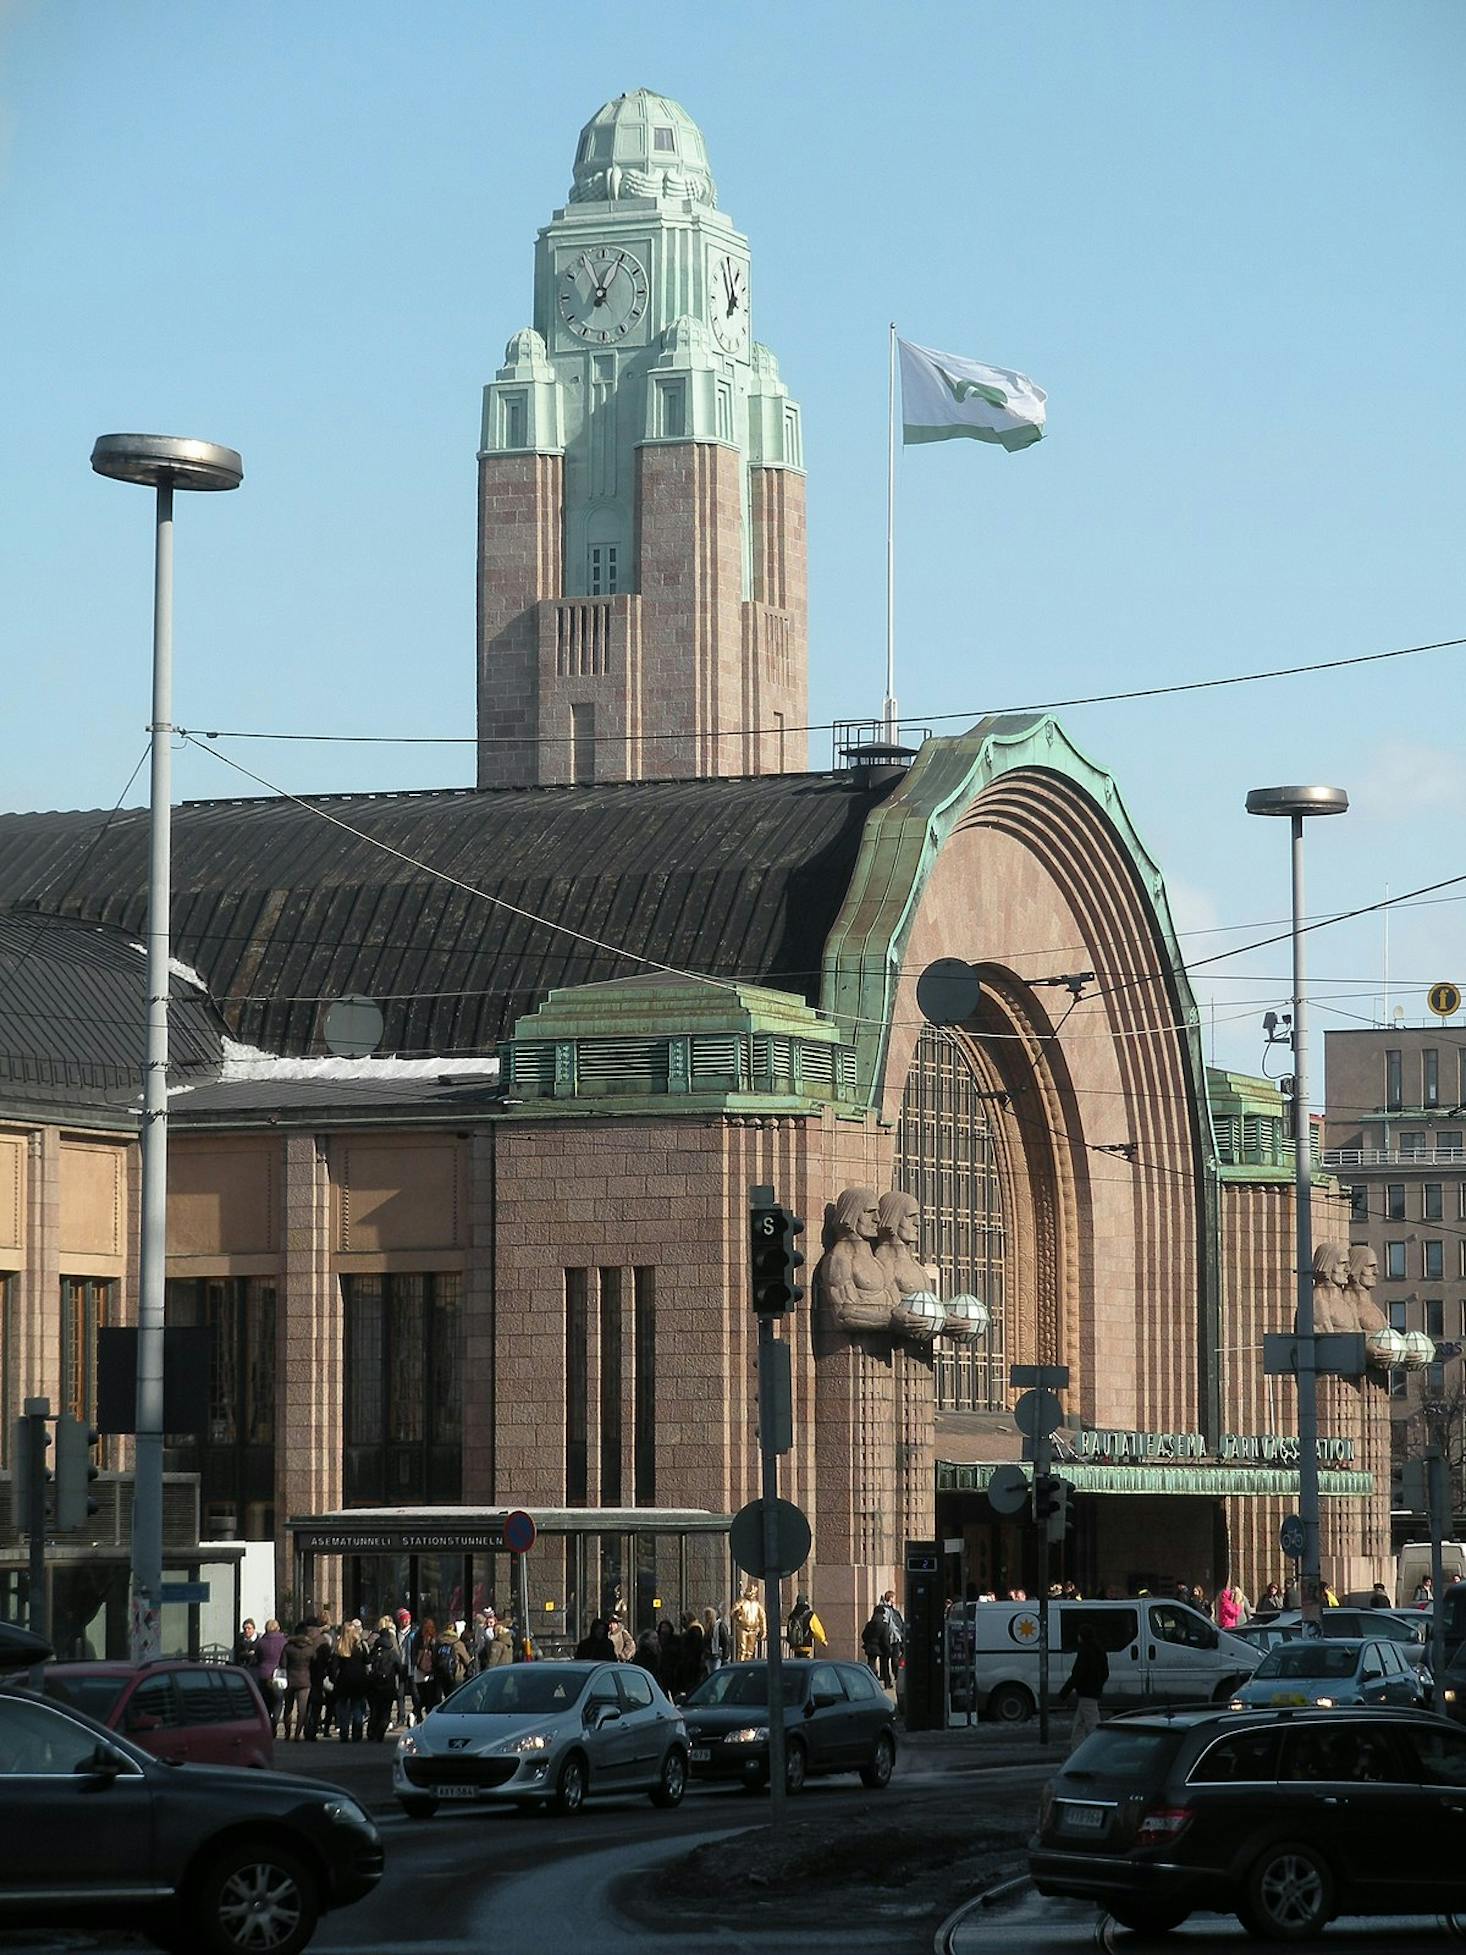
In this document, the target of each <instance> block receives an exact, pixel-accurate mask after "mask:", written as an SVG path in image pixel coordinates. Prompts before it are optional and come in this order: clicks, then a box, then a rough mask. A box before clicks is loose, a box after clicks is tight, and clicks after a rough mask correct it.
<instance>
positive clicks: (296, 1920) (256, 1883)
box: [194, 1840, 320, 1955]
mask: <svg viewBox="0 0 1466 1955" xmlns="http://www.w3.org/2000/svg"><path fill="white" fill-rule="evenodd" d="M319 1915H320V1903H319V1900H318V1899H317V1895H316V1882H315V1878H314V1876H313V1875H312V1873H311V1871H310V1869H309V1867H307V1866H306V1864H305V1862H304V1861H303V1860H301V1859H300V1858H299V1856H298V1855H296V1854H294V1853H292V1852H291V1851H290V1849H289V1848H288V1847H283V1846H277V1845H276V1844H275V1842H274V1841H273V1840H258V1841H250V1840H238V1841H236V1842H235V1844H234V1845H233V1846H232V1847H230V1848H229V1849H228V1851H227V1852H225V1853H221V1854H219V1855H218V1856H217V1857H216V1858H215V1859H213V1860H211V1861H210V1862H209V1864H208V1865H207V1866H206V1867H205V1869H204V1871H203V1874H202V1876H201V1878H200V1879H199V1881H198V1883H197V1886H196V1887H195V1890H194V1925H195V1931H196V1934H197V1938H198V1942H197V1945H199V1946H201V1947H203V1948H205V1949H208V1950H210V1951H211V1955H298V1951H299V1950H301V1949H302V1948H304V1947H305V1945H306V1943H307V1942H308V1941H309V1940H310V1938H311V1936H312V1935H313V1934H314V1933H315V1931H316V1921H317V1919H318V1918H319Z"/></svg>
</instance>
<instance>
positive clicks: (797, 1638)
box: [784, 1589, 830, 1656]
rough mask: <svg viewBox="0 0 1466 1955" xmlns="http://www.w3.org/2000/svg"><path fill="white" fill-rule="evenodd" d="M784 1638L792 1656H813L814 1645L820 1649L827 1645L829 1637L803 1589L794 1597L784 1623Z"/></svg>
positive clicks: (825, 1647)
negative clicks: (786, 1620) (787, 1618)
mask: <svg viewBox="0 0 1466 1955" xmlns="http://www.w3.org/2000/svg"><path fill="white" fill-rule="evenodd" d="M784 1638H785V1641H786V1642H787V1643H788V1645H789V1650H790V1654H791V1655H793V1656H813V1655H814V1652H815V1645H816V1644H818V1645H819V1647H820V1648H821V1649H827V1648H828V1647H829V1640H830V1639H829V1637H828V1636H826V1634H825V1625H824V1624H823V1623H822V1622H821V1621H820V1619H819V1617H818V1616H817V1615H816V1614H815V1612H814V1607H813V1604H812V1603H811V1602H810V1599H809V1597H808V1596H807V1595H806V1594H805V1592H804V1590H803V1589H800V1591H799V1593H798V1594H797V1595H796V1596H795V1598H794V1607H793V1608H792V1609H791V1610H790V1611H789V1620H788V1622H787V1623H786V1624H785V1625H784Z"/></svg>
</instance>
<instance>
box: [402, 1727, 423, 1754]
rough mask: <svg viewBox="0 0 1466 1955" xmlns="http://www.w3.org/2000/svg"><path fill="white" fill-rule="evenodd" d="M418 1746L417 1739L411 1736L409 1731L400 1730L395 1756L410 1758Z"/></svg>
mask: <svg viewBox="0 0 1466 1955" xmlns="http://www.w3.org/2000/svg"><path fill="white" fill-rule="evenodd" d="M418 1748H419V1747H418V1742H417V1739H416V1738H414V1737H413V1735H412V1733H411V1732H410V1731H404V1732H402V1733H401V1734H400V1736H399V1737H398V1739H397V1756H398V1757H399V1758H410V1757H411V1756H412V1755H413V1753H414V1752H416V1751H417V1750H418Z"/></svg>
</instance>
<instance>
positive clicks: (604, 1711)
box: [585, 1704, 621, 1731]
mask: <svg viewBox="0 0 1466 1955" xmlns="http://www.w3.org/2000/svg"><path fill="white" fill-rule="evenodd" d="M620 1715H621V1713H620V1711H619V1710H617V1708H616V1706H615V1705H614V1704H592V1705H591V1707H590V1709H589V1710H588V1711H587V1712H586V1714H585V1721H586V1723H587V1724H588V1725H589V1726H590V1728H591V1730H592V1731H599V1730H600V1728H601V1726H602V1725H603V1724H610V1723H612V1722H613V1721H614V1720H615V1719H616V1718H618V1717H620Z"/></svg>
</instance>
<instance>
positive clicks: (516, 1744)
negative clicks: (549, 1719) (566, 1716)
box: [499, 1731, 555, 1755]
mask: <svg viewBox="0 0 1466 1955" xmlns="http://www.w3.org/2000/svg"><path fill="white" fill-rule="evenodd" d="M554 1742H555V1739H554V1735H553V1733H551V1732H549V1731H521V1732H520V1733H519V1735H518V1737H516V1738H506V1739H505V1740H504V1742H503V1744H501V1745H500V1747H499V1749H500V1751H510V1752H514V1753H515V1754H516V1755H519V1754H523V1753H524V1752H526V1751H548V1750H549V1749H550V1746H551V1745H552V1744H554Z"/></svg>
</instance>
